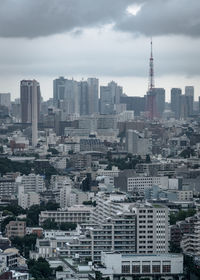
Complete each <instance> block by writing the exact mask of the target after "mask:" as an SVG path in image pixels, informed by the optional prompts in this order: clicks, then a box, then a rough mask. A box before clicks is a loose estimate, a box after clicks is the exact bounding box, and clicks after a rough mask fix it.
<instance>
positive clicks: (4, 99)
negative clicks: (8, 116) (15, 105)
mask: <svg viewBox="0 0 200 280" xmlns="http://www.w3.org/2000/svg"><path fill="white" fill-rule="evenodd" d="M0 105H1V106H5V107H7V108H8V109H9V111H10V109H11V98H10V93H0Z"/></svg>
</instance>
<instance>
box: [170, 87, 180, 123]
mask: <svg viewBox="0 0 200 280" xmlns="http://www.w3.org/2000/svg"><path fill="white" fill-rule="evenodd" d="M181 94H182V90H181V89H180V88H172V89H171V110H172V112H173V113H174V116H175V118H176V119H180V110H181Z"/></svg>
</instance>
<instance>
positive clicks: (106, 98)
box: [100, 86, 114, 115]
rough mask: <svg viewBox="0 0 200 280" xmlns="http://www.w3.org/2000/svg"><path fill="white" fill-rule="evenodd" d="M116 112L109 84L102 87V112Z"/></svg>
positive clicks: (105, 113) (106, 113) (107, 113)
mask: <svg viewBox="0 0 200 280" xmlns="http://www.w3.org/2000/svg"><path fill="white" fill-rule="evenodd" d="M113 112H114V100H113V97H112V91H111V88H110V87H108V86H101V87H100V114H102V115H110V114H113Z"/></svg>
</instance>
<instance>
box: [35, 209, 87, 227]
mask: <svg viewBox="0 0 200 280" xmlns="http://www.w3.org/2000/svg"><path fill="white" fill-rule="evenodd" d="M90 215H91V207H86V206H84V205H74V206H72V207H69V208H67V209H65V210H58V211H41V213H40V215H39V224H40V225H42V223H43V222H44V221H45V220H47V219H50V220H52V221H54V222H56V223H75V224H81V223H87V222H89V220H90Z"/></svg>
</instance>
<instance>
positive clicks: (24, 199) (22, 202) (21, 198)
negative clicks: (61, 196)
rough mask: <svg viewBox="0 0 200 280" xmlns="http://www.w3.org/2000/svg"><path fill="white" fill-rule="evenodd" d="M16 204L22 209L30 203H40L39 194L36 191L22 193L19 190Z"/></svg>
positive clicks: (26, 207)
mask: <svg viewBox="0 0 200 280" xmlns="http://www.w3.org/2000/svg"><path fill="white" fill-rule="evenodd" d="M18 205H19V206H21V207H22V208H24V209H29V208H30V207H31V206H32V205H40V195H39V194H38V193H36V192H28V193H24V192H23V191H20V193H19V195H18Z"/></svg>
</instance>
